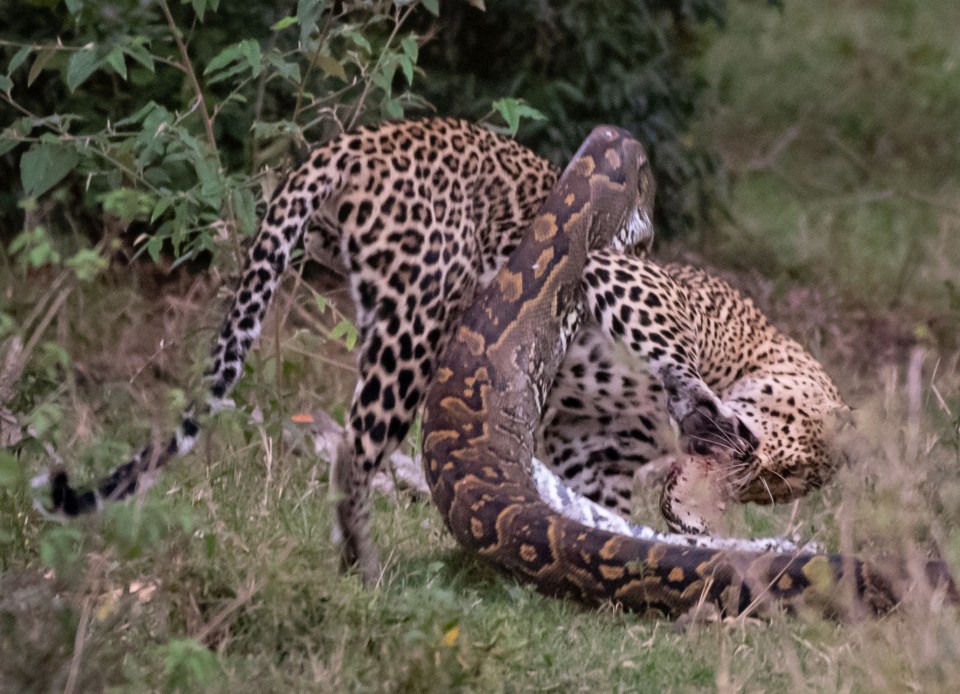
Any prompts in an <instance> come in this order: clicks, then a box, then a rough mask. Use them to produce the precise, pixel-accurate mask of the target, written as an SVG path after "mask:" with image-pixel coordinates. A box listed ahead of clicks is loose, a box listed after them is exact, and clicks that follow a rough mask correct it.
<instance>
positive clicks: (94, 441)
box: [0, 0, 960, 692]
mask: <svg viewBox="0 0 960 694" xmlns="http://www.w3.org/2000/svg"><path fill="white" fill-rule="evenodd" d="M757 6H758V4H757V3H732V7H733V10H734V12H733V17H732V18H731V21H730V25H729V28H728V31H727V32H726V33H725V34H724V35H723V36H721V37H720V38H719V40H718V41H717V42H716V44H715V45H714V47H713V48H712V49H711V51H710V52H709V53H708V55H707V56H706V58H705V61H704V67H705V71H706V72H707V74H708V77H709V79H710V80H711V82H712V83H713V84H715V85H716V87H717V90H716V91H717V95H718V97H717V98H718V104H717V110H716V114H715V116H713V117H712V118H711V119H710V120H709V121H708V122H707V123H705V124H704V126H703V128H702V130H701V131H700V132H698V133H697V134H696V136H697V137H702V138H706V139H709V141H711V142H712V143H713V144H714V145H715V146H716V147H717V148H718V149H719V150H720V151H721V152H722V153H723V156H724V159H725V163H726V165H727V168H728V170H729V171H730V172H731V184H732V203H731V215H730V218H729V219H728V220H725V221H722V222H721V223H719V224H718V225H717V226H716V227H714V228H711V229H709V230H704V231H703V233H702V236H701V237H700V238H699V239H698V240H695V241H694V242H693V243H692V246H693V247H694V248H695V249H696V254H695V255H694V256H693V257H695V258H696V260H697V262H704V263H708V264H711V265H714V266H716V267H719V268H720V269H721V271H723V272H726V273H728V275H729V276H731V277H734V278H735V279H736V281H737V282H738V283H739V284H740V285H741V286H743V287H744V288H745V289H747V290H749V291H750V293H751V294H753V295H754V296H755V297H756V298H757V300H758V302H759V303H760V304H761V305H762V306H763V307H764V308H765V309H766V310H767V311H768V312H769V313H770V314H771V315H772V316H773V318H774V319H775V320H776V322H777V323H778V324H780V325H781V326H783V327H784V328H785V329H787V330H788V332H790V333H791V334H793V335H795V336H797V337H798V338H799V339H801V340H802V341H803V342H804V343H805V344H806V345H808V346H809V347H810V348H811V350H812V351H813V352H814V353H815V354H817V355H818V356H820V357H821V358H823V359H824V361H825V362H826V363H827V364H829V365H830V367H831V371H832V372H833V373H834V374H835V376H836V378H837V380H838V382H839V384H840V385H841V389H842V390H843V391H844V393H845V394H846V395H847V396H848V397H849V399H850V400H851V401H852V402H853V403H854V404H856V405H858V406H859V408H860V412H861V416H860V432H861V433H863V434H864V437H863V439H864V440H865V441H866V442H867V443H864V442H863V441H860V442H853V443H849V444H847V450H848V452H849V454H850V456H851V458H853V462H852V463H851V465H850V466H848V467H846V468H844V469H843V470H842V471H841V473H840V474H839V475H838V479H837V480H836V482H835V483H834V484H832V485H831V486H830V488H829V489H827V490H825V491H824V492H823V493H821V494H817V495H814V496H813V497H811V498H809V499H807V500H804V502H803V503H801V504H799V505H797V506H791V507H785V508H778V509H757V508H748V509H742V510H741V509H735V510H734V511H733V514H732V515H733V516H734V518H733V523H734V526H735V527H736V528H738V529H739V530H741V531H744V532H753V533H758V534H760V533H763V534H769V533H772V532H781V531H783V530H785V529H786V528H791V529H797V530H798V531H799V532H800V533H802V534H804V535H812V534H815V535H817V536H818V537H820V538H821V539H823V540H825V541H826V542H827V543H828V544H829V546H830V547H831V548H832V549H851V548H853V549H856V550H858V551H861V552H862V553H864V554H866V555H870V556H876V555H879V554H883V553H884V552H897V553H901V552H913V551H927V550H929V549H931V548H932V547H934V546H938V547H939V549H940V551H941V552H943V553H944V555H945V556H946V557H948V559H949V560H950V561H951V562H952V563H953V565H954V566H958V565H960V533H958V532H957V528H958V521H960V476H958V475H957V470H958V467H960V465H958V464H960V457H958V447H960V432H958V428H957V427H958V424H957V422H958V420H960V370H958V360H960V356H958V355H960V352H958V348H960V344H958V340H957V334H958V328H960V290H958V287H957V284H960V242H958V239H960V186H958V174H960V166H958V164H960V119H957V118H956V113H957V112H958V110H960V109H958V106H960V45H958V44H957V43H956V41H955V40H954V39H955V36H954V34H955V27H956V26H958V25H960V7H958V6H957V5H956V3H953V2H950V1H949V0H909V1H894V0H889V1H886V2H883V1H880V0H873V1H870V2H868V1H867V0H861V1H859V2H855V3H842V4H841V3H824V2H820V3H798V2H790V3H787V12H786V13H785V14H784V15H782V16H781V15H779V14H777V13H775V12H770V11H758V10H757ZM690 247H691V244H687V245H685V247H684V248H683V249H681V248H677V247H674V248H670V249H664V251H663V252H664V253H667V254H672V255H679V256H684V255H687V254H688V253H689V248H690ZM3 272H4V277H5V279H4V282H3V284H4V285H5V286H7V287H8V288H9V291H7V292H6V296H5V297H4V298H3V301H4V310H6V311H8V312H11V313H12V314H13V315H17V316H18V317H21V316H26V315H27V314H28V313H29V311H30V309H31V308H32V307H34V306H42V307H44V308H46V307H49V308H50V312H49V315H50V316H51V322H50V324H49V328H48V335H49V336H52V337H53V339H52V340H51V341H50V342H47V343H40V344H39V345H38V346H37V349H36V350H35V351H34V358H33V360H32V362H31V363H30V365H29V366H28V368H27V371H26V372H25V375H24V377H23V379H22V380H21V381H20V382H19V383H17V392H18V395H17V396H16V399H15V400H14V407H13V410H14V412H30V413H32V414H31V420H30V421H31V423H32V425H33V426H34V428H35V431H36V433H37V436H38V438H39V439H40V440H42V441H49V442H51V443H52V444H53V445H54V446H55V448H56V450H57V451H58V452H59V453H60V454H61V455H62V456H64V458H65V459H66V460H67V461H69V462H70V463H71V465H72V466H73V471H74V473H75V475H76V476H77V477H79V478H83V479H86V478H89V477H90V476H91V475H93V474H94V473H95V472H103V471H104V470H105V469H106V468H107V467H108V466H109V465H110V464H113V463H114V462H116V461H118V460H120V459H121V458H122V457H123V456H124V455H125V454H126V452H127V451H129V449H130V448H131V447H132V446H134V445H136V444H137V443H138V442H142V440H143V439H144V437H145V436H149V435H150V434H151V431H152V432H153V435H155V436H159V435H160V434H161V432H162V431H163V430H164V429H165V427H166V424H167V423H169V422H171V421H173V417H174V413H175V412H176V411H177V410H178V409H179V407H180V406H182V403H183V401H184V395H183V392H182V391H180V390H178V389H176V388H172V387H171V385H170V384H178V385H182V384H184V382H185V381H184V379H185V378H186V377H187V376H190V375H191V374H190V373H189V369H184V368H183V367H182V366H181V363H183V362H188V363H193V364H197V363H200V362H201V361H202V356H203V354H204V352H205V351H206V346H205V345H206V344H207V343H208V341H209V338H210V337H211V334H212V333H211V330H212V328H213V326H214V325H215V324H216V322H217V319H216V316H215V310H213V309H212V308H211V306H215V305H216V304H217V302H216V301H215V300H214V299H215V297H214V296H213V292H212V291H211V290H210V289H209V285H208V284H207V282H206V281H204V280H198V279H196V278H190V277H188V276H186V275H183V276H180V277H179V279H177V280H175V281H173V282H171V281H169V280H167V281H163V282H160V281H157V280H154V279H152V278H150V277H147V276H137V277H133V278H131V277H129V276H126V275H124V274H123V273H122V272H117V273H115V274H113V275H111V276H110V277H108V278H107V279H105V280H104V281H103V282H102V283H100V284H98V285H96V286H93V287H86V288H84V287H77V288H74V289H73V291H72V293H70V294H69V295H68V296H66V297H65V301H64V303H63V305H62V306H60V307H58V306H57V305H56V300H57V297H59V296H60V295H61V294H62V293H63V291H64V290H63V288H62V287H58V286H57V285H53V280H54V278H53V277H37V276H34V277H33V278H32V279H33V282H32V283H31V284H30V285H28V286H24V285H23V284H21V283H15V282H14V281H13V280H12V279H11V275H10V273H9V272H8V271H6V270H4V271H3ZM8 280H10V281H8ZM953 283H957V284H953ZM211 284H212V283H211ZM51 285H53V286H54V288H53V289H52V290H51V289H50V287H51ZM63 286H67V285H63ZM14 288H15V289H16V291H14ZM294 295H296V296H298V297H300V298H301V299H303V301H300V302H299V304H300V306H310V308H309V309H303V308H299V307H293V308H291V307H290V306H289V305H288V306H287V307H281V310H279V311H274V312H273V313H274V314H275V315H276V314H280V315H284V314H286V313H288V312H289V315H290V319H289V320H288V321H287V322H286V329H285V330H284V331H282V332H280V331H277V330H275V329H274V328H272V327H268V328H267V330H266V331H265V335H266V336H267V337H266V338H265V339H264V340H263V345H262V348H261V349H260V350H259V352H258V353H257V355H256V356H255V357H254V358H253V359H252V360H251V365H250V369H249V373H248V375H247V378H246V379H245V381H244V383H243V384H242V385H241V387H240V388H239V389H238V393H237V401H238V404H239V407H238V409H237V410H236V411H234V412H227V413H224V414H222V415H220V416H219V418H218V421H217V422H216V423H215V424H214V425H212V426H211V429H215V430H216V433H215V435H214V436H212V437H210V438H209V439H208V442H207V443H206V444H203V445H201V446H200V450H199V451H198V452H197V453H195V454H194V455H192V456H191V457H190V458H189V459H187V460H186V461H183V462H182V463H181V464H178V465H176V466H175V468H174V469H173V470H172V471H171V473H170V474H169V475H167V476H166V477H165V478H164V480H163V481H162V483H161V484H160V485H159V487H158V488H155V489H154V490H153V491H152V492H151V493H150V494H149V495H148V496H147V497H146V498H145V499H144V500H143V502H142V504H133V505H123V506H120V507H113V508H110V509H109V510H108V511H107V512H106V513H104V514H103V515H102V516H101V517H98V518H94V519H87V520H85V521H83V522H81V523H78V524H76V525H71V526H67V527H58V526H54V525H51V524H48V523H45V522H44V521H42V520H41V519H40V518H39V517H38V516H37V515H36V514H35V513H34V512H33V510H32V508H31V505H30V498H29V495H28V493H27V492H26V490H25V488H24V486H23V480H22V479H18V478H17V473H16V469H15V468H14V467H12V466H11V464H10V462H9V460H6V459H3V460H2V461H0V463H2V466H0V483H2V485H3V486H2V487H0V691H47V690H64V691H73V692H80V691H97V690H101V689H103V688H105V687H111V688H113V689H115V690H116V691H131V692H133V691H136V692H139V691H144V690H154V689H156V690H167V691H172V690H175V689H178V688H179V689H182V690H186V691H221V690H223V691H231V692H245V691H259V692H267V691H279V690H283V691H318V690H320V691H340V690H345V689H347V690H354V689H355V690H359V691H366V690H374V691H423V690H430V691H445V690H452V689H466V690H476V691H551V690H554V691H580V690H599V691H662V690H669V691H699V690H719V691H740V690H748V691H764V690H774V689H777V690H783V689H787V688H789V689H791V690H796V691H804V690H811V691H825V690H828V691H829V690H836V691H866V690H869V691H904V690H919V691H946V690H948V689H949V690H952V689H953V688H955V685H956V682H957V681H960V623H958V619H957V612H956V610H954V609H952V608H950V609H944V608H942V607H941V606H940V605H939V604H938V603H937V602H936V601H931V599H930V596H926V595H915V596H912V598H911V599H910V600H908V602H907V603H906V605H905V606H904V607H903V608H902V609H901V610H900V611H899V612H897V613H895V614H893V615H891V616H889V617H887V618H885V619H883V620H880V621H871V622H865V623H857V624H850V625H837V624H834V623H830V622H824V621H821V620H819V619H817V618H814V617H812V616H808V615H801V616H800V618H799V619H788V618H785V617H775V618H774V619H772V621H771V622H764V623H759V624H758V623H751V622H745V621H743V620H738V621H735V622H733V623H729V624H726V625H683V624H681V625H677V624H674V623H670V622H660V621H657V620H653V619H645V618H642V617H637V616H634V615H624V614H622V613H620V612H618V611H616V610H615V609H612V608H610V609H604V610H599V611H596V610H585V609H582V608H579V607H577V606H575V605H571V604H568V603H564V602H560V601H555V600H549V599H546V598H542V597H540V596H537V595H536V594H534V593H532V592H530V591H529V590H527V589H524V588H520V587H518V586H516V585H515V584H514V583H512V582H511V581H508V580H505V579H503V578H501V577H499V576H498V575H496V574H494V573H493V572H491V571H490V570H489V569H487V568H485V567H484V566H483V565H481V564H479V563H478V562H477V561H475V560H474V559H472V558H470V557H469V556H467V555H466V554H464V553H463V552H461V551H460V550H459V549H458V548H457V547H456V546H455V544H454V543H453V541H452V540H451V539H450V537H449V536H448V534H447V533H446V532H445V531H443V529H442V527H441V522H440V520H439V517H438V516H437V514H436V512H435V511H434V510H433V508H432V507H431V506H430V505H429V504H428V503H425V502H422V501H421V502H418V501H414V500H411V499H410V498H408V497H405V496H401V497H395V498H380V499H379V500H378V501H377V513H376V517H375V524H376V527H375V530H376V536H377V541H378V545H379V546H380V547H381V548H383V553H384V557H383V558H384V560H385V564H386V571H385V575H384V579H383V582H382V584H381V586H380V587H379V589H378V590H376V591H373V592H370V591H365V590H363V589H362V588H361V587H360V586H359V583H358V581H357V580H356V578H355V577H341V576H339V575H338V573H337V571H336V555H335V552H334V549H333V547H332V545H331V543H330V540H329V535H330V507H329V504H328V503H327V489H328V487H327V467H326V465H325V464H323V463H321V464H316V462H315V460H314V459H313V458H312V457H311V456H309V455H305V454H303V453H302V452H301V449H302V448H303V446H304V445H306V443H307V442H306V441H304V440H303V438H302V433H301V432H298V431H297V429H296V426H295V425H293V424H292V423H291V422H290V420H289V416H290V414H291V413H293V412H297V411H304V410H305V411H312V410H316V409H320V408H323V409H329V410H334V411H335V410H336V408H337V406H338V404H341V405H342V403H343V402H344V401H345V399H346V398H347V397H348V395H349V393H350V392H351V390H352V383H351V374H350V372H349V368H344V367H343V365H344V364H349V362H350V357H349V356H348V355H347V354H346V353H345V352H344V351H343V350H341V349H338V348H336V347H335V346H331V344H330V341H325V340H324V339H323V338H317V337H312V336H311V334H312V333H315V332H316V330H315V328H316V327H317V325H320V326H323V325H326V326H327V327H329V326H330V325H332V324H333V321H335V318H333V319H331V315H330V311H329V309H328V310H327V312H326V313H325V314H324V315H323V316H319V315H318V311H317V310H316V309H315V308H314V307H313V306H312V304H311V302H310V301H309V296H308V294H307V293H306V292H305V291H303V290H302V289H300V290H299V291H297V292H294ZM42 318H43V312H42V311H41V312H40V314H39V315H38V316H37V320H41V319H42ZM198 326H203V329H201V328H199V327H198ZM291 326H296V329H295V330H294V329H291ZM320 332H321V333H322V330H321V331H320ZM161 338H163V340H164V341H163V342H162V343H161ZM278 348H279V352H280V354H282V355H283V358H282V360H281V361H280V362H279V364H278V362H277V359H276V354H277V352H278ZM317 353H319V354H321V355H323V359H322V360H321V361H319V362H318V361H317V360H316V359H311V358H310V355H311V354H317ZM192 376H193V377H194V380H195V379H196V376H197V374H196V372H195V371H194V373H193V374H192ZM0 381H2V379H0ZM258 404H259V405H260V409H261V410H262V423H260V424H253V423H251V422H250V421H249V420H250V418H251V415H252V414H253V413H254V408H255V406H256V405H258ZM131 413H133V416H132V417H131ZM0 414H2V413H0ZM145 423H147V426H145ZM148 429H149V430H148ZM45 455H46V454H45V453H44V451H43V450H42V449H41V447H40V446H39V444H38V443H35V442H31V443H30V444H28V445H27V447H26V449H25V455H24V456H23V462H24V463H26V465H27V466H28V467H29V469H28V471H27V474H32V473H33V472H34V471H35V470H36V469H38V468H39V467H40V466H41V465H43V464H44V461H45V459H46V458H45ZM653 496H654V495H653V494H652V493H651V494H648V495H647V496H646V497H645V498H644V499H642V500H641V503H640V505H639V506H640V508H639V509H638V510H639V512H640V514H642V516H643V517H645V518H650V519H655V518H657V515H656V508H655V503H654V501H655V500H654V498H653Z"/></svg>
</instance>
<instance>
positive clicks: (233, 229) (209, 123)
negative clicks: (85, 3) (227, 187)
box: [160, 0, 243, 266]
mask: <svg viewBox="0 0 960 694" xmlns="http://www.w3.org/2000/svg"><path fill="white" fill-rule="evenodd" d="M160 9H162V10H163V15H164V17H166V20H167V27H169V29H170V34H171V35H172V36H173V40H174V41H176V43H177V50H178V51H179V52H180V60H181V61H182V63H183V64H182V68H183V72H184V74H185V75H186V76H187V79H188V80H189V81H190V86H191V87H192V89H193V93H194V97H195V98H196V100H197V104H198V105H199V112H200V120H202V121H203V129H204V132H205V133H206V136H207V144H208V145H209V146H210V151H211V153H212V154H213V158H214V161H215V162H216V164H217V171H220V172H222V170H223V166H222V164H221V162H220V151H219V149H217V138H216V135H214V132H213V118H211V116H210V111H209V109H208V108H207V100H206V97H204V95H203V89H202V88H201V87H200V81H199V80H198V79H197V73H196V71H195V70H194V69H193V63H192V62H191V61H190V54H189V53H188V52H187V45H186V44H185V43H184V42H183V36H182V34H181V32H180V27H178V26H177V23H176V22H175V21H174V20H173V15H172V14H171V13H170V8H169V7H168V6H167V0H160ZM223 204H224V207H225V208H226V213H227V222H228V224H227V226H228V228H229V230H230V239H231V240H232V241H233V252H234V261H235V262H236V263H237V265H238V266H239V265H241V264H242V263H243V249H242V247H241V246H240V237H239V235H238V233H237V223H236V218H235V216H234V213H233V204H232V203H231V202H230V197H229V196H226V197H224V200H223Z"/></svg>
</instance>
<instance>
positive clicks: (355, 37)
mask: <svg viewBox="0 0 960 694" xmlns="http://www.w3.org/2000/svg"><path fill="white" fill-rule="evenodd" d="M343 35H344V36H346V37H347V38H348V39H350V40H351V41H353V43H354V44H355V45H356V46H357V47H358V48H362V49H363V50H365V51H366V52H367V53H373V46H371V45H370V42H369V41H367V37H366V36H364V35H363V34H361V33H360V32H359V31H357V30H356V29H350V30H349V31H345V32H343Z"/></svg>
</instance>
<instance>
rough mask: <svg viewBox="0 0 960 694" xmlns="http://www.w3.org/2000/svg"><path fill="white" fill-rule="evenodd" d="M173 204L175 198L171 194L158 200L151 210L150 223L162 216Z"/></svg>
mask: <svg viewBox="0 0 960 694" xmlns="http://www.w3.org/2000/svg"><path fill="white" fill-rule="evenodd" d="M171 204H173V198H172V197H170V196H167V197H163V198H160V199H159V200H157V204H156V205H154V206H153V210H151V212H150V223H151V224H153V223H154V222H155V221H157V219H159V218H160V215H162V214H163V213H164V212H166V211H167V209H168V208H169V207H170V205H171Z"/></svg>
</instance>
